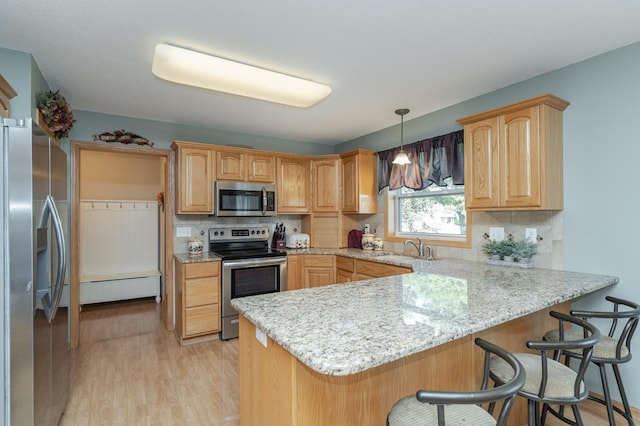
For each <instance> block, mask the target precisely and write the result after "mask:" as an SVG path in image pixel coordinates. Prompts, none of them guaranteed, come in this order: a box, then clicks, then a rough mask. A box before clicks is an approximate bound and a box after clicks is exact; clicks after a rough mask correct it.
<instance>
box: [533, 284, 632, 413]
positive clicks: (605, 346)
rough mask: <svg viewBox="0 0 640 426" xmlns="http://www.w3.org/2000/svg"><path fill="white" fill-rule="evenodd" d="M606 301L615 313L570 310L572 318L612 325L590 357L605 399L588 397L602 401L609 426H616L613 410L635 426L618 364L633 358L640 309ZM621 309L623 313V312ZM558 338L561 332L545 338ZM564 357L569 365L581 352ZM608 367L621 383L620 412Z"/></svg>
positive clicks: (573, 332) (611, 299) (614, 299)
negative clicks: (596, 369) (610, 388)
mask: <svg viewBox="0 0 640 426" xmlns="http://www.w3.org/2000/svg"><path fill="white" fill-rule="evenodd" d="M605 299H606V300H607V301H609V302H611V303H613V310H612V311H605V312H601V311H579V310H573V311H571V314H572V315H575V316H577V317H580V318H583V319H585V320H590V319H593V320H595V321H598V320H601V319H602V320H605V321H606V322H607V323H608V324H607V325H608V326H610V328H609V333H608V334H607V335H606V336H603V337H602V338H601V339H600V342H598V344H596V346H595V349H594V352H593V356H592V357H591V362H592V363H594V364H595V365H597V366H598V369H599V370H600V379H601V381H602V389H603V392H604V399H602V398H599V397H596V396H593V395H589V399H591V400H593V401H596V402H599V403H600V404H603V405H605V406H606V407H607V415H608V417H609V424H610V425H615V424H616V421H615V418H614V411H616V412H617V413H619V414H620V415H622V416H623V417H624V418H625V419H626V420H627V421H628V422H629V425H633V424H634V423H633V417H632V415H631V409H630V407H629V401H628V400H627V394H626V392H625V390H624V386H623V384H622V376H621V375H620V369H619V365H620V364H623V363H625V362H628V361H629V360H630V359H631V338H632V337H633V334H634V332H635V331H636V327H637V326H638V318H639V317H640V306H639V305H638V304H636V303H633V302H630V301H628V300H624V299H619V298H617V297H613V296H607V297H606V298H605ZM621 308H622V309H624V310H620V309H621ZM618 325H620V327H618ZM579 332H580V331H579V330H574V329H573V328H571V329H568V330H566V331H565V337H567V336H574V335H576V334H577V333H579ZM558 335H559V334H558V330H550V331H548V332H547V333H546V334H545V335H544V338H545V340H549V341H557V340H558ZM564 355H565V356H566V357H567V359H566V364H567V365H569V363H570V360H571V359H572V358H573V359H581V358H582V353H580V352H574V351H566V352H565V353H564ZM607 365H611V367H612V369H613V374H614V375H615V378H616V383H617V384H618V391H619V392H620V397H621V398H622V405H623V407H624V410H622V409H620V407H616V406H615V405H613V403H612V398H611V392H610V390H609V383H608V380H607V371H606V368H605V367H606V366H607Z"/></svg>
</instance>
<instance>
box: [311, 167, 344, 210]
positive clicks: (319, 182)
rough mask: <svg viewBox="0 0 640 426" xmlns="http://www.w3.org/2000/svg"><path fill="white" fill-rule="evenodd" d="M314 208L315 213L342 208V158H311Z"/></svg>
mask: <svg viewBox="0 0 640 426" xmlns="http://www.w3.org/2000/svg"><path fill="white" fill-rule="evenodd" d="M311 180H312V186H313V190H312V191H311V192H312V209H313V211H314V212H315V213H336V212H338V211H339V210H340V158H339V157H338V156H332V157H329V158H322V159H316V158H314V159H313V160H311Z"/></svg>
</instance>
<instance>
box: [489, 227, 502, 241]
mask: <svg viewBox="0 0 640 426" xmlns="http://www.w3.org/2000/svg"><path fill="white" fill-rule="evenodd" d="M489 239H490V240H493V241H502V240H504V228H489Z"/></svg>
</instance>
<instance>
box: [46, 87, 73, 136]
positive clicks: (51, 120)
mask: <svg viewBox="0 0 640 426" xmlns="http://www.w3.org/2000/svg"><path fill="white" fill-rule="evenodd" d="M38 110H40V113H41V114H42V118H43V120H44V122H45V123H46V125H47V126H48V127H49V129H50V130H51V131H52V132H53V134H54V135H55V136H56V138H58V139H61V138H66V137H67V136H68V135H69V130H70V129H71V128H72V127H73V123H75V121H76V120H75V118H74V117H73V111H71V105H69V103H68V102H67V100H66V99H65V97H64V96H62V95H61V94H60V91H59V90H56V91H55V92H52V91H48V92H46V93H40V94H39V95H38Z"/></svg>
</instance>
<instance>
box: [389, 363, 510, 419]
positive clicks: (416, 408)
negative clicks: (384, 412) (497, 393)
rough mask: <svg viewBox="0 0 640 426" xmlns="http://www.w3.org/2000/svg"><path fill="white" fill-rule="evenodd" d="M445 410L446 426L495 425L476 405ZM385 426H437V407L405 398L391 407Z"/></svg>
mask: <svg viewBox="0 0 640 426" xmlns="http://www.w3.org/2000/svg"><path fill="white" fill-rule="evenodd" d="M512 372H513V370H512ZM445 408H446V413H447V417H446V419H447V422H446V424H449V425H462V424H468V425H474V426H495V425H496V419H494V418H493V416H492V415H491V414H489V413H488V412H487V411H485V410H484V409H482V407H479V406H477V405H447V406H446V407H445ZM387 424H388V425H392V426H393V425H407V426H408V425H412V426H416V425H420V426H438V406H437V405H432V404H425V403H424V402H420V401H418V399H417V398H416V396H415V395H411V396H407V397H405V398H402V399H401V400H400V401H398V402H396V404H395V405H394V406H393V410H392V411H391V413H390V414H389V419H388V423H387Z"/></svg>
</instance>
